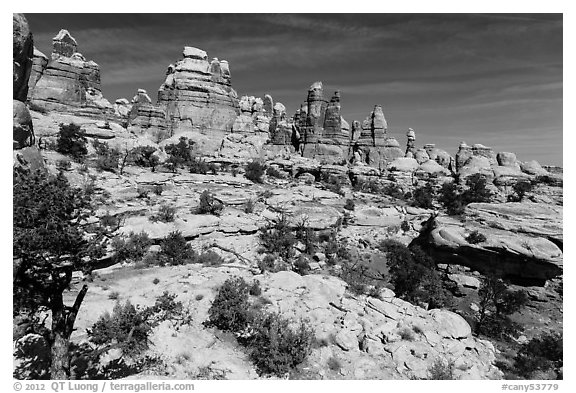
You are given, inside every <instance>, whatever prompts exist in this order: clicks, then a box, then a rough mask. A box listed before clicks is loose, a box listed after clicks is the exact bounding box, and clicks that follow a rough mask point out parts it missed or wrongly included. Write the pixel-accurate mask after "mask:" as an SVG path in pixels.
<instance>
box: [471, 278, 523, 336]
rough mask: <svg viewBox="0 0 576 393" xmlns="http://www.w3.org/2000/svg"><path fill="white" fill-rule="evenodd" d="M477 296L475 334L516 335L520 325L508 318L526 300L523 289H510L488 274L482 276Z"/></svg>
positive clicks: (519, 308) (520, 307)
mask: <svg viewBox="0 0 576 393" xmlns="http://www.w3.org/2000/svg"><path fill="white" fill-rule="evenodd" d="M478 296H479V298H480V299H479V310H478V312H477V315H476V326H475V328H474V329H475V332H476V334H484V335H486V336H488V337H493V338H498V339H509V338H510V337H517V336H518V335H519V333H520V326H519V325H518V324H517V323H515V322H513V321H512V320H511V319H510V317H509V316H510V315H511V314H513V313H515V312H517V311H519V310H521V309H522V308H523V307H524V306H525V305H526V303H527V301H528V295H527V294H526V292H524V291H512V290H510V289H508V286H507V285H506V283H504V281H502V280H501V279H499V278H497V277H494V276H491V275H488V276H486V277H483V278H482V282H481V284H480V289H479V290H478Z"/></svg>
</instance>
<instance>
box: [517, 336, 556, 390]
mask: <svg viewBox="0 0 576 393" xmlns="http://www.w3.org/2000/svg"><path fill="white" fill-rule="evenodd" d="M562 367H563V339H562V335H561V334H560V333H545V334H542V335H541V336H540V337H534V338H533V339H532V340H530V341H528V342H527V343H525V344H523V345H522V346H521V347H520V350H519V351H518V353H517V354H516V356H515V358H514V371H515V373H517V374H518V375H520V376H522V377H523V378H526V379H540V378H534V376H535V375H534V373H536V372H544V373H546V372H548V371H550V370H552V371H554V372H555V373H556V374H557V376H558V375H559V374H560V369H561V368H562Z"/></svg>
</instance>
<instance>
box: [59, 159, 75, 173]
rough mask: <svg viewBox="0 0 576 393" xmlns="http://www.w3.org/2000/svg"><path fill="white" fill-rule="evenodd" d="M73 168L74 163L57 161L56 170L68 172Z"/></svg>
mask: <svg viewBox="0 0 576 393" xmlns="http://www.w3.org/2000/svg"><path fill="white" fill-rule="evenodd" d="M71 167H72V163H71V162H70V161H69V160H58V161H56V169H58V170H59V171H67V170H69V169H70V168H71Z"/></svg>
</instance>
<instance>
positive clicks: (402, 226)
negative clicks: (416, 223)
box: [400, 220, 412, 232]
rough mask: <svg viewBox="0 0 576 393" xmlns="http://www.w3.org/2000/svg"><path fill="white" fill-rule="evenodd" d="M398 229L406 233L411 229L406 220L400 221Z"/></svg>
mask: <svg viewBox="0 0 576 393" xmlns="http://www.w3.org/2000/svg"><path fill="white" fill-rule="evenodd" d="M400 229H402V230H403V231H404V232H408V231H409V230H411V229H412V227H411V226H410V223H409V222H408V221H407V220H404V221H402V224H400Z"/></svg>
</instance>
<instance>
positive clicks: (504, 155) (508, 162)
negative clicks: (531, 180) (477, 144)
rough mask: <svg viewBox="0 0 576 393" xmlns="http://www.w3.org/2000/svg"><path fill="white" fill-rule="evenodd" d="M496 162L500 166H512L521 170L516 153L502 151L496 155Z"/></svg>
mask: <svg viewBox="0 0 576 393" xmlns="http://www.w3.org/2000/svg"><path fill="white" fill-rule="evenodd" d="M496 160H497V161H498V165H500V166H511V167H517V168H518V169H520V166H519V165H518V160H517V159H516V154H514V153H509V152H504V151H501V152H499V153H498V154H497V155H496Z"/></svg>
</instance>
